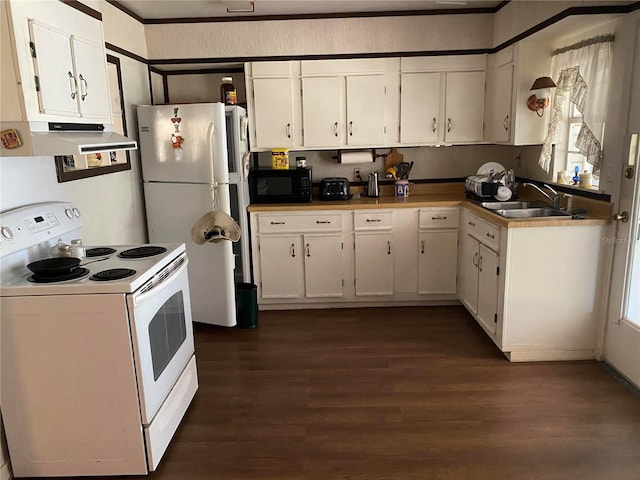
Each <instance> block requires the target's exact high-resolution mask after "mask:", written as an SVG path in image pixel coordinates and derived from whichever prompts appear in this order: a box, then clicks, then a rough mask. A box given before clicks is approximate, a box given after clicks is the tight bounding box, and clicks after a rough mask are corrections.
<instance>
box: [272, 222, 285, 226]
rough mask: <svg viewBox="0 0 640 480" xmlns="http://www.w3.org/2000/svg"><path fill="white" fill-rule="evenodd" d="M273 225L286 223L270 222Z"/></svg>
mask: <svg viewBox="0 0 640 480" xmlns="http://www.w3.org/2000/svg"><path fill="white" fill-rule="evenodd" d="M269 223H271V225H284V224H285V222H269Z"/></svg>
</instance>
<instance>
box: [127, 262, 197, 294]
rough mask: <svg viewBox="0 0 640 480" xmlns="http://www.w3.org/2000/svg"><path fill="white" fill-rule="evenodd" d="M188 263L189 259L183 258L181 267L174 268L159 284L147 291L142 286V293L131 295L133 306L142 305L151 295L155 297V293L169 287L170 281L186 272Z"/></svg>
mask: <svg viewBox="0 0 640 480" xmlns="http://www.w3.org/2000/svg"><path fill="white" fill-rule="evenodd" d="M188 263H189V259H188V258H187V256H186V255H185V256H184V262H182V265H180V266H179V267H178V268H176V269H175V270H174V271H172V272H171V273H170V274H169V276H167V277H165V278H163V279H162V280H161V281H160V282H159V283H156V284H152V285H151V287H150V288H149V289H146V290H145V289H144V285H143V286H142V287H141V290H144V291H142V292H141V293H138V294H134V295H133V304H134V306H137V305H140V304H141V303H144V301H145V300H147V299H148V298H149V297H151V296H152V295H155V294H156V293H158V292H159V291H160V290H162V289H164V288H166V287H167V286H169V284H171V281H172V280H173V279H174V278H176V277H177V276H178V275H180V274H181V273H182V272H183V271H185V270H186V268H187V264H188ZM155 277H156V276H154V278H152V279H151V280H150V282H153V281H154V280H155Z"/></svg>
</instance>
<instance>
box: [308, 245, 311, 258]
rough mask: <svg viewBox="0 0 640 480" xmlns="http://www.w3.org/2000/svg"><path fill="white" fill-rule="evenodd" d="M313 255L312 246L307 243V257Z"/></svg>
mask: <svg viewBox="0 0 640 480" xmlns="http://www.w3.org/2000/svg"><path fill="white" fill-rule="evenodd" d="M310 256H311V248H309V244H308V243H307V257H310Z"/></svg>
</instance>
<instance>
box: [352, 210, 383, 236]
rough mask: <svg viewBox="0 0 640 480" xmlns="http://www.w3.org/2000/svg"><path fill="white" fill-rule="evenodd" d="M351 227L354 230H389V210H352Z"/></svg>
mask: <svg viewBox="0 0 640 480" xmlns="http://www.w3.org/2000/svg"><path fill="white" fill-rule="evenodd" d="M353 228H354V230H355V231H356V232H358V231H366V230H389V229H391V228H393V214H392V212H391V210H366V211H359V212H353Z"/></svg>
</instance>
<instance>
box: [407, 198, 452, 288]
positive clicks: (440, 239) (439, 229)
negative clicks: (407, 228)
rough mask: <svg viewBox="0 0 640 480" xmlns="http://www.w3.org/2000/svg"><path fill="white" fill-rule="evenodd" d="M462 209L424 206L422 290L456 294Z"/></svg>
mask: <svg viewBox="0 0 640 480" xmlns="http://www.w3.org/2000/svg"><path fill="white" fill-rule="evenodd" d="M458 219H459V209H458V207H455V208H423V209H420V210H419V216H418V222H419V231H418V262H417V263H418V293H419V294H420V295H430V294H438V295H442V294H452V295H454V294H455V293H456V284H457V273H458V268H457V266H458V223H459V220H458Z"/></svg>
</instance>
